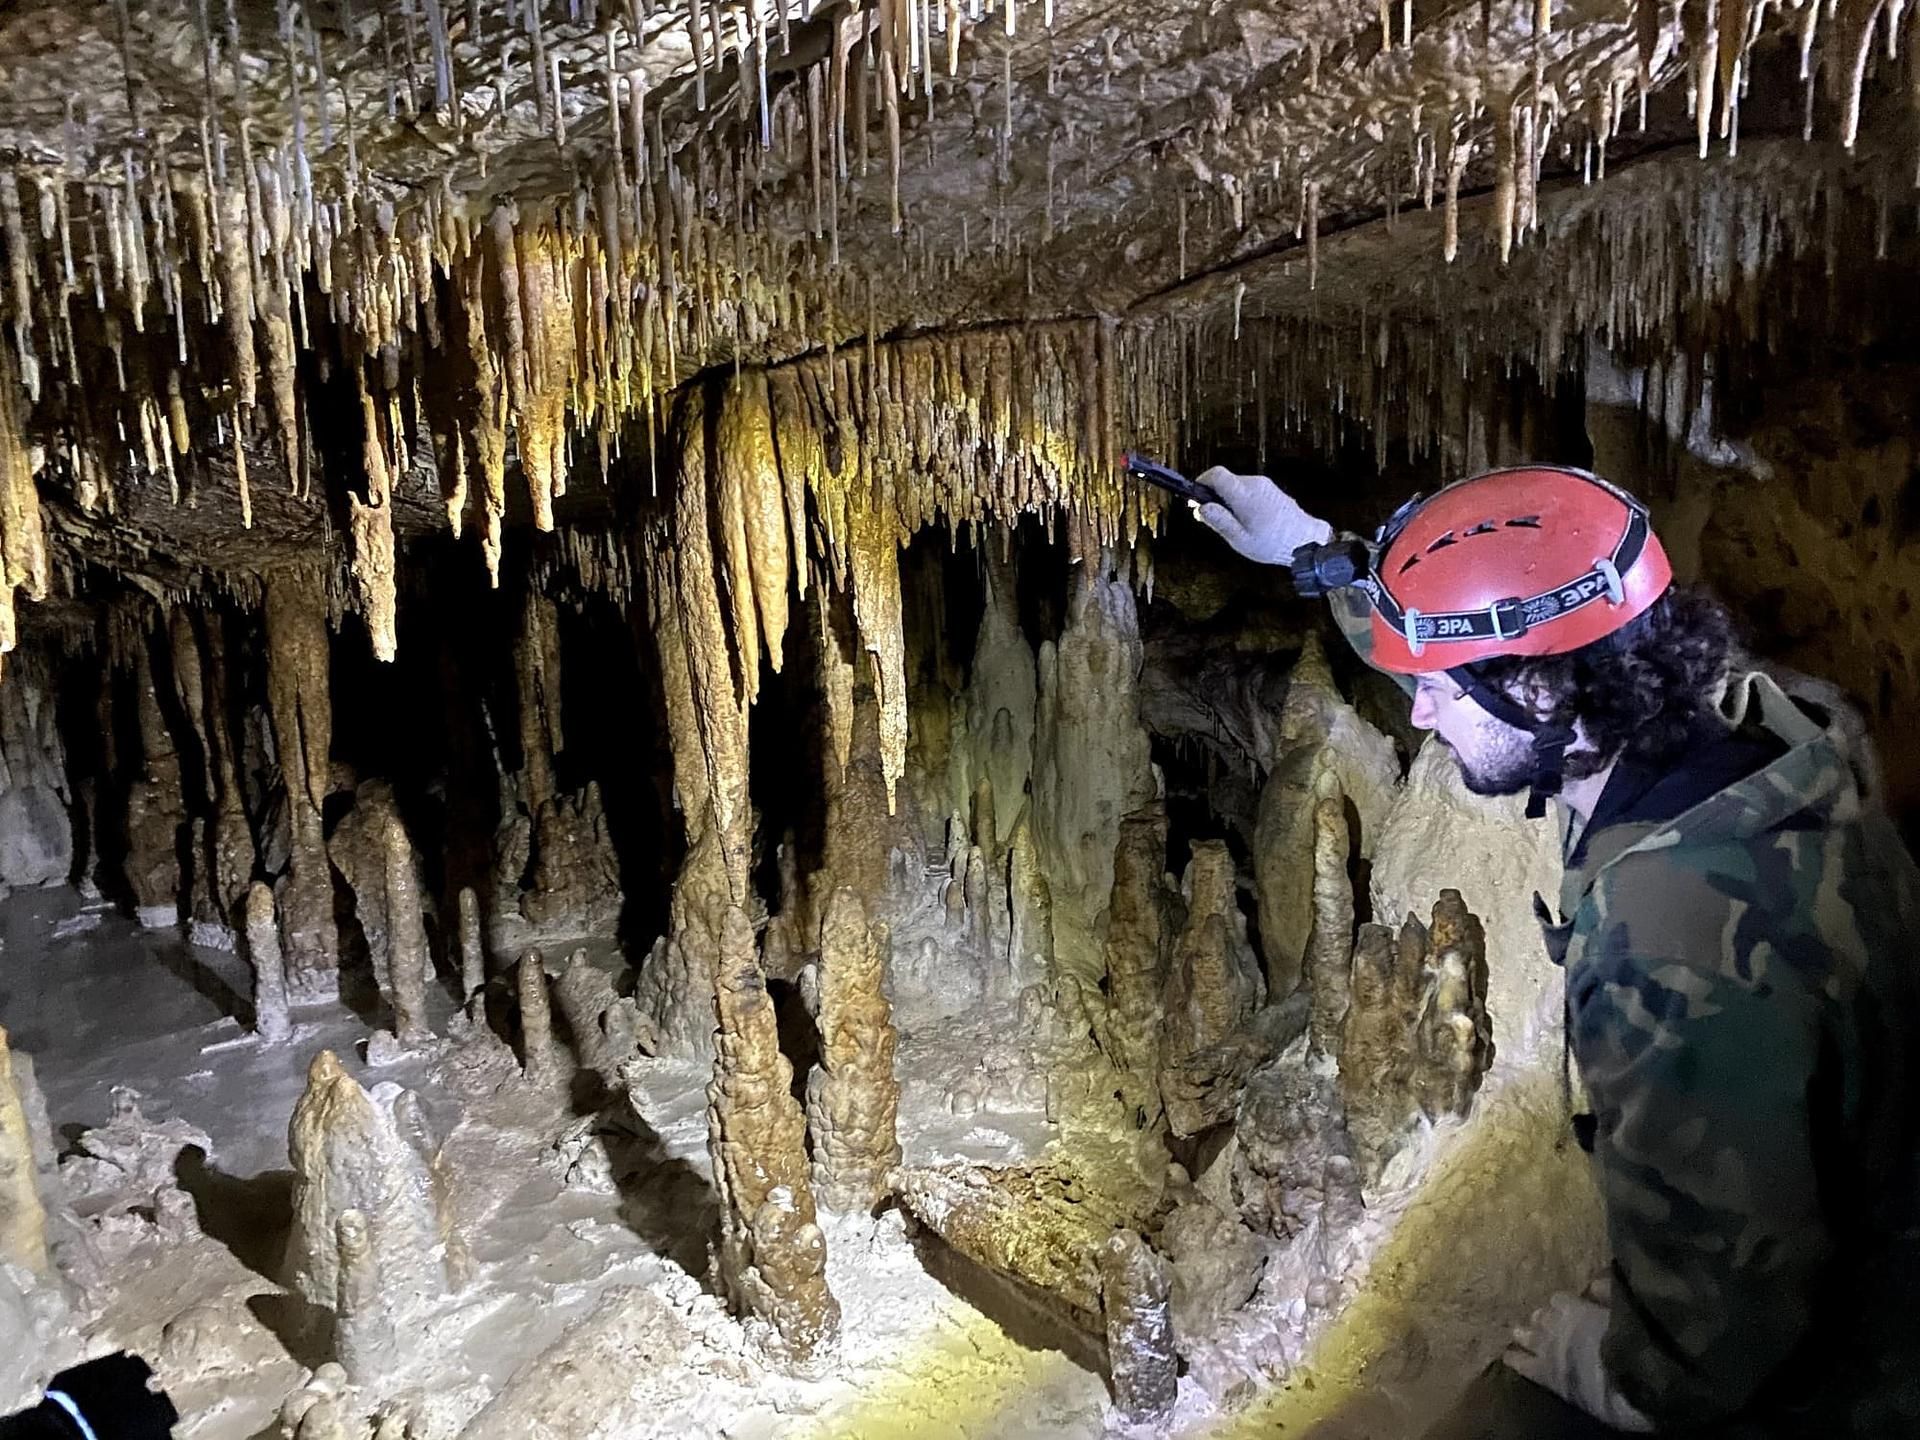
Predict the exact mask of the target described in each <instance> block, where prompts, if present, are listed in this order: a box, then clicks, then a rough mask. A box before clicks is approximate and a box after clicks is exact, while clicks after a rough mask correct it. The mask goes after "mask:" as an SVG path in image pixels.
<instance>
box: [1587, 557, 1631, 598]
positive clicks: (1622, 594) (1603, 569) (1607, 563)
mask: <svg viewBox="0 0 1920 1440" xmlns="http://www.w3.org/2000/svg"><path fill="white" fill-rule="evenodd" d="M1593 568H1594V569H1595V570H1597V571H1598V572H1599V573H1600V578H1601V579H1602V580H1604V581H1606V582H1607V603H1608V604H1609V605H1624V604H1626V603H1627V587H1626V586H1625V585H1624V584H1622V583H1621V580H1620V571H1619V569H1618V567H1617V566H1615V565H1614V563H1613V561H1611V560H1608V559H1606V558H1605V557H1602V558H1601V559H1598V560H1596V561H1594V562H1593Z"/></svg>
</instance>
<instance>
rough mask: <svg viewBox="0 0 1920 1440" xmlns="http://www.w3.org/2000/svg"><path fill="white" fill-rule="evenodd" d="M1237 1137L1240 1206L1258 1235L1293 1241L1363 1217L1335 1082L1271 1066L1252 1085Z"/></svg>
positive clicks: (1305, 1070)
mask: <svg viewBox="0 0 1920 1440" xmlns="http://www.w3.org/2000/svg"><path fill="white" fill-rule="evenodd" d="M1234 1133H1235V1136H1236V1138H1237V1139H1238V1141H1239V1150H1238V1152H1237V1154H1236V1155H1235V1158H1234V1169H1233V1176H1232V1184H1233V1194H1234V1199H1235V1202H1236V1204H1237V1206H1238V1208H1239V1211H1240V1215H1241V1218H1242V1219H1244V1220H1245V1221H1246V1222H1247V1224H1248V1225H1250V1226H1252V1227H1253V1228H1254V1230H1255V1231H1256V1232H1264V1233H1266V1234H1269V1235H1275V1236H1281V1237H1286V1236H1293V1235H1298V1234H1299V1233H1300V1232H1301V1231H1303V1230H1304V1229H1306V1227H1307V1226H1308V1225H1309V1224H1310V1223H1311V1222H1312V1221H1314V1220H1315V1219H1321V1220H1323V1221H1324V1224H1323V1229H1324V1228H1327V1227H1331V1226H1333V1225H1335V1224H1338V1223H1345V1222H1346V1221H1350V1220H1351V1219H1352V1218H1355V1217H1356V1216H1357V1212H1358V1208H1359V1194H1360V1181H1359V1176H1358V1174H1357V1173H1356V1171H1355V1168H1354V1162H1353V1153H1352V1143H1351V1141H1350V1140H1349V1138H1348V1135H1347V1127H1346V1117H1345V1115H1344V1113H1343V1112H1342V1110H1341V1106H1340V1093H1339V1088H1338V1085H1337V1083H1336V1081H1335V1080H1334V1078H1333V1077H1332V1076H1331V1075H1328V1074H1325V1073H1324V1072H1320V1071H1317V1070H1314V1069H1311V1068H1302V1067H1298V1066H1293V1065H1289V1064H1287V1063H1286V1062H1285V1061H1284V1060H1282V1061H1276V1062H1274V1063H1273V1064H1270V1065H1268V1066H1267V1067H1266V1068H1265V1069H1263V1070H1261V1071H1260V1072H1258V1073H1257V1074H1256V1075H1254V1076H1253V1078H1252V1079H1251V1080H1250V1081H1249V1082H1248V1083H1247V1088H1246V1093H1245V1094H1244V1096H1243V1097H1242V1099H1241V1102H1240V1113H1239V1116H1238V1119H1237V1121H1236V1123H1235V1127H1234ZM1336 1217H1338V1218H1336Z"/></svg>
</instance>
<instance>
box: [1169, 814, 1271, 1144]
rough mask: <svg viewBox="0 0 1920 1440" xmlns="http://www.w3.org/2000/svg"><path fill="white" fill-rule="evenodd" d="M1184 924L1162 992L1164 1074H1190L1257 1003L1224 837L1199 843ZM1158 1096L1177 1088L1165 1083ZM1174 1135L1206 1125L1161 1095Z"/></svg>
mask: <svg viewBox="0 0 1920 1440" xmlns="http://www.w3.org/2000/svg"><path fill="white" fill-rule="evenodd" d="M1183 888H1184V889H1185V891H1186V894H1187V920H1186V925H1185V926H1184V927H1183V928H1182V930H1181V931H1180V935H1179V938H1178V939H1176V940H1175V941H1174V943H1173V954H1172V963H1171V965H1170V967H1169V970H1168V973H1167V979H1166V987H1165V989H1164V991H1163V992H1162V997H1161V1010H1162V1013H1163V1014H1164V1015H1165V1016H1166V1030H1165V1051H1164V1054H1163V1057H1162V1060H1161V1063H1162V1065H1163V1066H1164V1067H1165V1068H1166V1069H1167V1070H1181V1071H1187V1070H1190V1069H1192V1068H1193V1067H1194V1066H1195V1063H1196V1057H1198V1056H1200V1055H1201V1054H1202V1053H1203V1052H1207V1051H1211V1050H1213V1049H1214V1048H1215V1047H1217V1046H1219V1045H1221V1044H1222V1043H1223V1042H1225V1041H1226V1040H1227V1039H1228V1037H1230V1036H1231V1035H1233V1034H1234V1032H1235V1031H1237V1030H1239V1029H1241V1028H1242V1027H1243V1026H1244V1025H1246V1024H1247V1022H1248V1021H1249V1020H1250V1019H1251V1018H1252V1016H1253V1012H1254V1010H1255V1009H1256V1007H1257V1006H1258V1005H1259V1002H1260V998H1261V990H1262V988H1263V987H1262V985H1261V980H1260V966H1259V962H1258V960H1257V959H1256V957H1255V956H1254V953H1253V947H1252V945H1250V944H1249V943H1248V941H1247V933H1246V919H1245V917H1244V916H1242V915H1241V913H1240V908H1239V905H1238V903H1237V902H1236V900H1235V898H1234V869H1233V857H1232V855H1231V854H1230V853H1229V852H1228V850H1227V846H1226V842H1225V841H1223V840H1202V841H1197V842H1196V843H1195V844H1194V847H1193V858H1192V859H1191V860H1190V861H1189V862H1188V864H1187V875H1186V881H1185V885H1184V887H1183ZM1162 1088H1163V1091H1170V1090H1172V1089H1173V1088H1174V1087H1172V1086H1163V1087H1162ZM1165 1099H1166V1105H1167V1119H1168V1122H1169V1123H1170V1124H1171V1126H1172V1128H1173V1132H1174V1133H1175V1134H1176V1135H1192V1134H1196V1133H1198V1132H1199V1131H1200V1130H1201V1129H1203V1128H1205V1116H1204V1115H1203V1114H1201V1113H1200V1112H1199V1110H1198V1109H1197V1108H1196V1107H1195V1106H1194V1105H1192V1104H1189V1103H1187V1102H1186V1101H1184V1100H1176V1099H1175V1097H1174V1096H1173V1095H1171V1094H1167V1095H1166V1096H1165Z"/></svg>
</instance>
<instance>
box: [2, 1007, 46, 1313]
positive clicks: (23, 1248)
mask: <svg viewBox="0 0 1920 1440" xmlns="http://www.w3.org/2000/svg"><path fill="white" fill-rule="evenodd" d="M38 1173H39V1166H38V1165H37V1164H36V1163H35V1160H34V1154H33V1138H32V1136H31V1135H30V1134H29V1133H28V1131H27V1111H26V1107H25V1105H23V1104H22V1103H21V1098H20V1090H19V1088H18V1085H17V1082H16V1081H15V1078H14V1059H13V1051H12V1049H11V1048H10V1047H9V1045H8V1042H7V1032H6V1030H5V1029H3V1028H0V1262H3V1263H6V1264H10V1265H20V1266H23V1267H25V1268H26V1269H27V1270H29V1271H31V1272H32V1273H33V1274H35V1275H45V1274H47V1273H48V1272H49V1264H48V1260H47V1237H46V1230H47V1216H46V1209H45V1207H44V1204H43V1203H42V1201H41V1199H40V1190H39V1184H38Z"/></svg>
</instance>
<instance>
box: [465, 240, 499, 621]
mask: <svg viewBox="0 0 1920 1440" xmlns="http://www.w3.org/2000/svg"><path fill="white" fill-rule="evenodd" d="M460 278H461V316H462V318H463V320H464V322H465V327H464V329H465V335H464V338H465V341H466V352H467V359H468V362H469V364H470V365H471V366H472V370H473V376H472V380H473V387H474V395H473V400H472V403H471V405H470V406H469V407H468V417H469V421H470V424H471V427H472V428H471V430H470V431H469V436H470V439H469V443H468V445H467V447H466V448H467V451H468V453H469V454H471V455H472V457H473V464H474V465H475V466H476V467H478V469H479V472H480V553H481V555H482V556H483V557H484V559H485V561H486V566H487V579H488V581H489V583H490V584H492V585H493V587H494V588H495V589H498V588H499V586H500V542H501V534H500V532H501V526H502V524H503V522H504V519H505V516H506V510H507V392H506V377H505V376H504V375H503V374H502V373H501V365H500V359H499V356H498V354H497V353H496V352H495V350H494V348H493V346H492V345H491V344H489V343H488V339H487V329H486V325H487V319H486V308H485V307H486V299H485V294H486V292H485V289H484V285H483V280H484V272H483V269H482V266H481V263H480V257H479V256H477V255H476V256H474V257H473V258H472V259H471V260H470V261H469V262H468V263H467V264H466V265H465V266H464V267H463V268H462V270H461V277H460Z"/></svg>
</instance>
